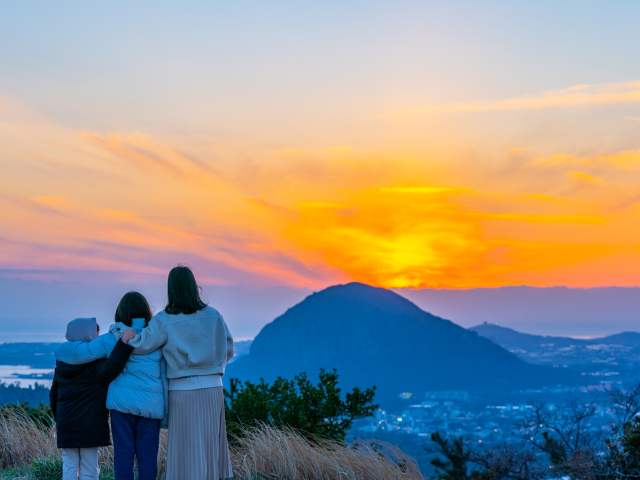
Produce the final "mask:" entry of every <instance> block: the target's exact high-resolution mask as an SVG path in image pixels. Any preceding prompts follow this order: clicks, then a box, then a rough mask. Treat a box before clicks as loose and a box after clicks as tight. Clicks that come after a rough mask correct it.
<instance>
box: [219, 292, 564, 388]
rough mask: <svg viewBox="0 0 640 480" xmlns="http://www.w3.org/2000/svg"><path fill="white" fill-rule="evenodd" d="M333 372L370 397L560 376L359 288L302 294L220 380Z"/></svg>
mask: <svg viewBox="0 0 640 480" xmlns="http://www.w3.org/2000/svg"><path fill="white" fill-rule="evenodd" d="M321 367H323V368H326V369H332V368H336V369H337V370H338V373H339V374H340V375H341V384H342V385H343V386H344V387H345V388H351V387H353V386H360V387H368V386H371V385H376V386H378V397H379V398H380V399H381V400H382V399H386V398H393V397H397V395H398V394H399V393H400V392H412V393H416V394H418V395H420V396H422V395H423V392H425V391H427V390H470V391H488V390H494V391H495V390H501V391H506V390H513V389H520V388H536V387H540V386H543V385H554V384H557V383H559V382H561V381H563V380H567V379H568V377H567V375H568V374H567V373H566V372H560V371H557V370H552V369H547V368H544V367H540V366H535V365H530V364H527V363H525V362H523V361H522V360H520V359H518V358H517V357H516V356H515V355H513V354H512V353H510V352H508V351H506V350H505V349H503V348H502V347H500V346H498V345H497V344H495V343H494V342H492V341H490V340H488V339H486V338H483V337H481V336H479V335H478V334H477V333H475V332H472V331H469V330H466V329H464V328H462V327H460V326H458V325H456V324H454V323H453V322H450V321H448V320H444V319H442V318H439V317H436V316H434V315H431V314H429V313H427V312H425V311H423V310H420V309H419V308H418V307H417V306H416V305H414V304H413V303H412V302H410V301H409V300H407V299H405V298H403V297H401V296H400V295H398V294H396V293H394V292H391V291H389V290H385V289H382V288H374V287H370V286H367V285H363V284H361V283H350V284H347V285H338V286H334V287H329V288H327V289H325V290H323V291H321V292H318V293H314V294H312V295H310V296H308V297H307V298H306V299H305V300H303V301H302V302H300V303H299V304H297V305H295V306H294V307H292V308H290V309H289V310H287V311H286V312H285V313H284V314H283V315H282V316H280V317H278V318H276V319H275V320H274V321H273V322H271V323H269V324H268V325H266V326H265V327H264V328H263V329H262V331H261V332H260V334H259V335H258V336H257V337H256V338H255V340H254V341H253V344H252V345H251V349H250V352H249V354H248V355H245V356H243V357H242V358H240V359H238V360H237V361H236V362H234V363H232V364H230V365H229V366H228V367H227V373H226V375H225V379H226V380H227V381H228V379H229V378H233V377H237V378H240V379H243V380H251V381H257V380H258V379H259V378H261V377H262V378H265V379H266V380H267V381H272V380H273V379H274V378H276V377H277V376H284V377H288V378H291V377H293V376H294V375H296V374H298V373H300V372H303V371H306V372H308V373H309V374H310V375H314V376H315V375H316V374H317V372H318V371H319V369H320V368H321Z"/></svg>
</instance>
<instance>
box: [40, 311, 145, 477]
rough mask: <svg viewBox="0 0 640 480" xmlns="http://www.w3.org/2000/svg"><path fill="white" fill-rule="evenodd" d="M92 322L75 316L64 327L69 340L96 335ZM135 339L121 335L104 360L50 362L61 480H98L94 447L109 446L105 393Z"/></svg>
mask: <svg viewBox="0 0 640 480" xmlns="http://www.w3.org/2000/svg"><path fill="white" fill-rule="evenodd" d="M98 333H99V329H98V324H97V323H96V319H95V318H77V319H75V320H73V321H72V322H70V323H69V325H67V335H66V338H67V340H68V341H70V342H74V341H75V342H77V341H83V342H90V341H91V340H93V339H95V338H96V337H97V336H98ZM134 336H135V333H134V332H133V331H128V332H125V334H124V335H123V336H122V339H121V340H120V341H119V342H118V343H117V344H116V346H115V347H114V349H113V351H112V352H111V355H110V356H109V358H108V359H102V360H96V361H95V362H91V363H86V364H84V365H69V364H68V363H64V362H56V371H55V375H54V378H53V385H52V386H51V393H50V394H49V399H50V400H51V409H52V410H53V416H54V418H55V420H56V431H57V435H56V436H57V440H58V448H62V461H63V472H62V478H63V480H71V479H73V480H78V478H79V479H80V480H98V476H99V473H100V469H99V467H98V447H105V446H107V445H110V444H111V442H110V431H109V410H107V407H106V403H107V391H108V388H109V383H111V381H113V380H114V379H115V378H116V377H117V376H118V375H119V374H120V372H121V371H122V370H123V369H124V366H125V365H126V363H127V360H129V356H130V355H131V352H132V351H133V348H132V347H130V346H129V345H127V343H129V340H131V339H132V338H133V337H134Z"/></svg>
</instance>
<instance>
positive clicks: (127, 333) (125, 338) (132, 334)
mask: <svg viewBox="0 0 640 480" xmlns="http://www.w3.org/2000/svg"><path fill="white" fill-rule="evenodd" d="M135 336H136V332H135V331H134V330H131V329H127V330H125V331H124V333H123V334H122V342H123V343H129V340H131V339H133V338H135Z"/></svg>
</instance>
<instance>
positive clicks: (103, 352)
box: [55, 333, 117, 365]
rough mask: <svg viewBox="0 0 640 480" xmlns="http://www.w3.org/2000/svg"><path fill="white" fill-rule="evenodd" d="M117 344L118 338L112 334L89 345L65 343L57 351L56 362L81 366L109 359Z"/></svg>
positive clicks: (102, 336)
mask: <svg viewBox="0 0 640 480" xmlns="http://www.w3.org/2000/svg"><path fill="white" fill-rule="evenodd" d="M116 342H117V340H116V337H114V336H113V334H112V333H105V334H104V335H100V336H99V337H98V338H96V339H95V340H92V341H90V342H89V343H86V342H65V343H63V344H62V345H60V346H59V347H58V348H57V349H56V353H55V355H56V360H59V361H61V362H65V363H69V364H71V365H81V364H84V363H90V362H93V361H94V360H99V359H101V358H107V357H108V356H109V354H110V353H111V350H113V347H114V346H115V344H116Z"/></svg>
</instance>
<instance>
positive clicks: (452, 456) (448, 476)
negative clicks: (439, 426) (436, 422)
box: [431, 432, 471, 480]
mask: <svg viewBox="0 0 640 480" xmlns="http://www.w3.org/2000/svg"><path fill="white" fill-rule="evenodd" d="M431 441H432V442H433V443H435V445H436V450H435V451H436V452H437V453H439V454H441V455H442V456H443V457H444V458H445V460H442V459H441V458H439V457H436V458H434V459H433V460H431V465H433V466H434V467H436V472H437V473H438V478H440V479H441V480H467V479H468V478H469V475H468V473H467V472H468V469H469V466H468V463H469V460H470V458H471V451H470V450H469V449H468V448H466V447H465V445H464V440H463V438H462V437H452V438H451V439H448V438H443V437H442V435H440V432H435V433H432V434H431Z"/></svg>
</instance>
